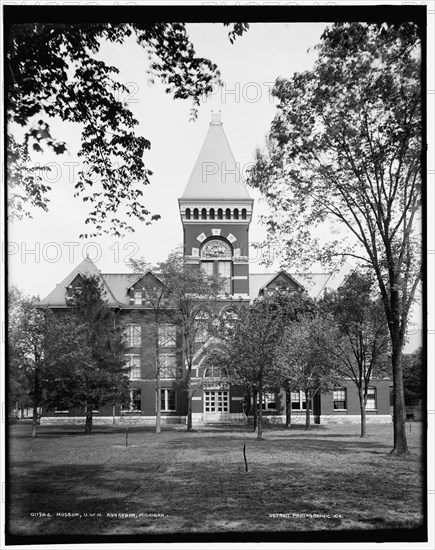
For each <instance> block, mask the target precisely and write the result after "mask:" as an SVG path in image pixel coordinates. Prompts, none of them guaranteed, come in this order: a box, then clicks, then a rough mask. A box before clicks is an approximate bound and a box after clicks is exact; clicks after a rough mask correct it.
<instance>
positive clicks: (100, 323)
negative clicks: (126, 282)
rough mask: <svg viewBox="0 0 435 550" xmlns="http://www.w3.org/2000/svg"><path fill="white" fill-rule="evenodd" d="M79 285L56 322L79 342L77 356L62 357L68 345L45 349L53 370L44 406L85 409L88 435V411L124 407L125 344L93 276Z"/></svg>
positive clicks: (126, 386) (126, 383)
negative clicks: (62, 315)
mask: <svg viewBox="0 0 435 550" xmlns="http://www.w3.org/2000/svg"><path fill="white" fill-rule="evenodd" d="M82 281H83V282H82V285H81V286H80V287H78V288H76V289H73V292H72V296H71V297H70V298H68V299H67V303H68V306H69V311H68V312H67V313H66V314H65V315H64V317H63V319H62V318H60V319H59V322H61V323H65V324H66V326H67V327H69V328H70V330H71V333H70V334H69V335H68V332H66V335H67V336H69V339H70V340H71V341H72V342H77V341H80V339H81V345H80V353H81V355H80V356H79V357H77V355H75V354H72V355H70V354H66V353H65V349H66V350H67V349H68V346H67V342H65V341H61V342H58V343H57V344H53V345H52V346H50V347H49V352H47V353H46V355H47V360H48V361H49V362H50V366H51V369H50V371H49V376H47V379H46V381H45V389H46V396H45V402H46V404H47V405H49V406H51V407H55V406H58V405H59V403H62V404H63V406H65V407H84V408H85V409H86V412H87V422H86V430H87V431H89V432H90V431H91V429H92V410H93V408H95V407H99V406H101V405H115V404H123V403H126V402H128V400H129V386H130V384H129V380H128V378H127V375H126V372H125V369H124V365H125V357H124V354H125V349H126V348H125V341H124V336H123V332H122V328H121V327H120V326H118V325H117V323H116V321H115V313H114V312H113V311H112V310H111V309H110V307H109V306H108V304H107V302H106V300H105V294H104V293H105V291H104V288H103V286H102V283H101V281H100V280H99V279H98V278H97V277H96V276H91V277H83V279H82Z"/></svg>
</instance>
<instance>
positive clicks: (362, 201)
mask: <svg viewBox="0 0 435 550" xmlns="http://www.w3.org/2000/svg"><path fill="white" fill-rule="evenodd" d="M420 50H421V44H420V37H419V28H418V26H417V25H416V24H414V23H412V22H409V23H404V24H403V25H401V26H397V25H390V26H389V25H387V24H385V25H382V26H378V25H374V24H373V25H372V24H367V23H339V24H334V25H332V26H331V27H328V28H327V29H326V30H325V32H324V34H323V36H322V42H321V43H320V44H319V46H318V47H317V51H318V61H317V62H316V64H315V67H314V69H313V71H307V72H303V73H300V74H295V75H293V77H292V78H290V79H285V78H280V79H278V80H277V81H276V83H275V86H274V89H273V95H274V96H275V97H276V98H277V99H278V101H279V103H278V106H277V114H276V116H275V118H274V120H273V122H272V126H271V131H270V135H269V138H268V142H267V148H266V151H264V152H260V151H258V152H257V160H256V164H255V166H254V168H253V170H252V172H251V175H250V179H249V183H250V184H251V185H252V186H254V187H256V188H258V189H259V190H260V191H261V192H262V193H263V194H264V195H265V197H266V199H267V201H268V202H269V204H270V205H271V206H272V214H271V216H270V217H269V218H266V219H265V222H266V223H267V227H268V231H269V235H270V238H271V239H272V240H274V239H276V240H279V242H280V244H281V247H282V248H283V250H284V256H285V261H287V262H291V263H293V264H297V263H301V260H302V262H304V263H311V262H312V261H313V260H315V259H321V260H323V261H325V262H328V261H331V260H332V259H333V258H334V257H335V256H336V255H337V254H347V255H350V256H353V257H355V258H357V259H358V261H361V262H364V263H365V264H367V265H369V266H370V267H371V268H372V269H373V272H374V274H375V277H376V280H377V283H378V286H379V291H380V293H381V296H382V300H383V305H384V311H385V316H386V319H387V322H388V326H389V330H390V337H391V343H392V364H393V376H394V382H395V415H394V418H395V420H394V422H395V428H394V430H395V431H394V433H395V448H398V447H400V452H402V451H403V452H406V436H405V431H404V430H405V426H404V423H403V422H402V420H401V419H402V418H403V414H402V413H403V407H404V404H403V386H402V372H401V354H402V348H403V344H404V338H405V332H406V327H407V322H408V314H409V309H410V307H411V304H412V303H413V300H414V297H415V292H416V289H417V286H418V284H419V282H420V281H421V274H422V272H421V246H422V243H421V237H420V234H419V225H420V221H421V219H420V218H421V199H422V196H421V157H422V154H423V152H422V140H421V125H422V120H421V82H420V73H421V51H420ZM326 222H328V223H330V222H335V223H338V224H339V225H340V226H341V228H342V229H343V230H345V231H346V234H343V235H340V238H339V239H334V237H332V236H331V239H330V240H329V242H326V243H322V242H321V241H320V239H319V238H317V237H315V236H314V235H315V232H314V231H313V228H315V227H324V224H325V223H326ZM324 234H325V231H323V235H324ZM283 244H284V246H283Z"/></svg>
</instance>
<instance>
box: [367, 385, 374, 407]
mask: <svg viewBox="0 0 435 550" xmlns="http://www.w3.org/2000/svg"><path fill="white" fill-rule="evenodd" d="M366 410H367V411H374V410H376V388H367V404H366Z"/></svg>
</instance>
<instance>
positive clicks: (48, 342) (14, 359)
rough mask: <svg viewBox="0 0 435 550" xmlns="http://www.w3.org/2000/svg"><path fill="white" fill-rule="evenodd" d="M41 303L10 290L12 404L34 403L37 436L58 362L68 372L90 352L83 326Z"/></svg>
mask: <svg viewBox="0 0 435 550" xmlns="http://www.w3.org/2000/svg"><path fill="white" fill-rule="evenodd" d="M38 303H39V298H37V297H27V296H25V295H24V294H23V293H22V292H20V291H19V290H18V289H17V288H15V287H12V288H11V290H10V292H9V306H10V308H9V319H8V320H9V326H8V328H9V331H8V349H9V365H8V367H9V368H8V374H9V382H10V390H11V393H10V394H9V405H12V404H14V403H16V400H17V399H20V400H21V404H22V406H25V405H28V404H30V405H31V406H32V408H33V415H32V437H36V430H37V428H36V427H37V421H38V411H39V408H40V406H41V405H42V404H43V402H44V400H43V397H44V391H45V390H46V389H47V388H48V386H49V384H48V383H47V380H48V379H49V378H50V377H52V378H53V380H56V381H57V380H58V368H57V367H58V365H59V364H62V365H63V367H64V368H65V369H66V371H67V372H69V370H70V369H71V368H72V367H74V365H76V364H77V363H78V362H80V361H83V360H84V359H85V357H86V352H87V351H89V350H88V349H87V347H86V344H87V342H86V332H85V327H84V326H83V325H77V324H73V323H71V322H69V319H68V318H65V317H63V318H60V319H55V317H54V315H53V313H52V312H51V311H49V310H42V309H40V308H39V307H38ZM86 328H87V327H86Z"/></svg>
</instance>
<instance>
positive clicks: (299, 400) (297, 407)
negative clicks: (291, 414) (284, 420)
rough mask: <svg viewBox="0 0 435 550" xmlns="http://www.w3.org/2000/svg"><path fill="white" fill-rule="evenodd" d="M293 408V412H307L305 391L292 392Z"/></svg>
mask: <svg viewBox="0 0 435 550" xmlns="http://www.w3.org/2000/svg"><path fill="white" fill-rule="evenodd" d="M291 408H292V410H293V411H305V410H306V409H307V402H306V401H305V393H304V392H303V391H292V392H291Z"/></svg>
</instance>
